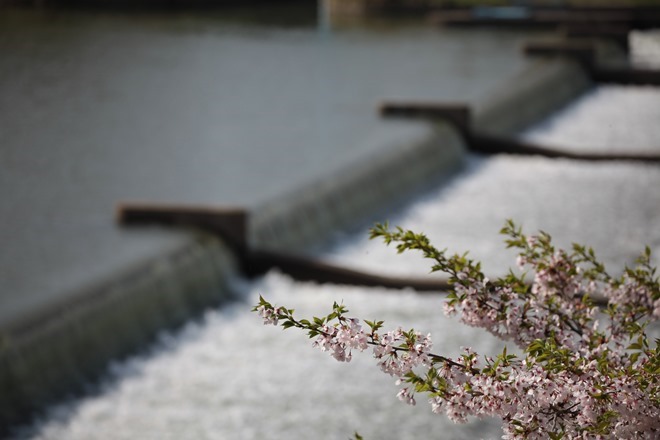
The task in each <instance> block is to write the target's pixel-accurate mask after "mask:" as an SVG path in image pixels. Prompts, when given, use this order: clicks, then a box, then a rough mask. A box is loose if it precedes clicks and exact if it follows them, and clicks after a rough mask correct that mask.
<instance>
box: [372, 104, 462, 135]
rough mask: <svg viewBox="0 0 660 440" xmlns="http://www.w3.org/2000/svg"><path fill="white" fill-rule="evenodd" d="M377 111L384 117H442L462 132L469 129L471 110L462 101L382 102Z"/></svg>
mask: <svg viewBox="0 0 660 440" xmlns="http://www.w3.org/2000/svg"><path fill="white" fill-rule="evenodd" d="M379 113H380V115H381V116H384V117H398V118H423V119H444V120H447V121H449V122H451V123H452V124H454V125H455V126H456V127H457V128H458V129H459V130H461V131H462V132H464V133H467V132H469V131H470V119H471V111H470V107H469V106H468V105H467V104H464V103H438V102H417V101H401V102H384V103H382V104H381V105H380V108H379Z"/></svg>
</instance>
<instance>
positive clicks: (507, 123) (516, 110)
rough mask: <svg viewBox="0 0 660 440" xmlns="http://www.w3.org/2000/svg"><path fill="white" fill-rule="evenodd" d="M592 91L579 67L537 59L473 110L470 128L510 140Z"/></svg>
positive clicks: (563, 61)
mask: <svg viewBox="0 0 660 440" xmlns="http://www.w3.org/2000/svg"><path fill="white" fill-rule="evenodd" d="M591 87H593V82H592V81H591V79H590V78H589V76H588V74H587V72H586V70H585V69H584V68H583V67H582V65H581V64H580V63H579V62H577V61H574V60H571V59H568V58H553V59H539V60H537V61H536V62H534V63H533V64H532V65H530V66H529V67H528V68H527V69H525V70H523V71H522V72H520V73H519V74H518V75H516V76H515V77H514V78H511V79H510V80H509V82H507V84H505V85H504V86H503V87H501V88H499V89H498V90H496V91H495V93H493V95H491V96H490V97H488V98H487V99H485V100H483V101H480V102H478V103H477V105H476V106H475V107H474V116H473V121H472V128H473V130H475V131H478V132H480V133H485V134H489V135H497V136H511V135H514V134H515V133H518V132H520V131H522V130H524V129H525V128H527V127H529V126H530V125H532V124H534V123H535V122H538V121H540V120H542V119H544V118H546V117H548V116H549V115H550V114H552V113H554V112H556V111H558V110H559V109H561V108H562V107H563V106H565V105H567V104H568V103H569V102H571V101H572V100H574V99H575V98H576V97H578V96H579V95H581V94H582V93H584V92H586V91H587V90H588V89H590V88H591Z"/></svg>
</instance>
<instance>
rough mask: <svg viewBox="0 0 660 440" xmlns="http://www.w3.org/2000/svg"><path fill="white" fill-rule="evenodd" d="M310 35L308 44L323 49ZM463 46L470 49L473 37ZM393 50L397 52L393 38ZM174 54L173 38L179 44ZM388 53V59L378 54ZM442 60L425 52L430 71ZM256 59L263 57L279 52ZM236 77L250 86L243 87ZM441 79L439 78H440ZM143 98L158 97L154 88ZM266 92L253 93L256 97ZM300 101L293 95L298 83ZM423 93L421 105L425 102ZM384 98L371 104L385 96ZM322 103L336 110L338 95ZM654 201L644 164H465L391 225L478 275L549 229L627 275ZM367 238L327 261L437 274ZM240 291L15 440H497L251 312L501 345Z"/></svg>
mask: <svg viewBox="0 0 660 440" xmlns="http://www.w3.org/2000/svg"><path fill="white" fill-rule="evenodd" d="M309 32H312V31H309ZM315 32H316V31H313V33H312V34H313V35H317V34H316V33H315ZM347 32H348V34H344V35H345V38H347V40H348V41H351V42H354V44H357V45H358V46H359V44H360V43H359V42H360V41H364V40H363V39H365V38H366V40H368V41H371V43H370V44H374V45H376V46H378V45H380V44H381V43H382V39H383V38H385V37H384V36H383V35H380V34H377V35H378V37H374V36H373V34H372V33H371V32H366V31H364V30H359V31H357V30H351V31H347ZM399 32H400V33H399V34H398V35H399V37H402V38H403V40H404V41H408V44H409V45H410V46H408V47H412V46H415V47H418V44H420V43H419V42H418V41H417V40H419V37H420V34H416V32H421V33H422V34H424V33H427V32H431V35H434V36H433V37H429V43H428V44H430V45H431V46H433V44H438V43H437V40H438V38H437V35H435V34H433V32H435V31H429V30H422V31H413V30H403V31H399ZM410 32H412V34H408V33H410ZM477 34H479V33H477ZM287 35H288V37H287V38H291V35H289V34H288V33H287ZM395 35H397V33H395ZM407 35H408V36H407ZM469 35H470V34H466V36H465V38H473V37H470V36H469ZM115 37H116V38H122V37H121V36H118V35H115ZM314 38H316V37H314ZM393 38H394V40H395V41H398V40H397V39H396V38H398V37H396V38H395V37H393ZM408 38H409V39H408ZM498 38H499V37H498ZM176 40H177V39H175V38H173V39H172V40H171V42H172V44H176V43H175V41H176ZM211 40H212V38H211ZM293 40H296V38H293ZM301 40H303V41H306V39H305V38H302V39H301ZM422 40H423V39H422ZM485 40H486V41H482V42H481V43H479V44H476V43H475V45H476V46H480V45H481V44H485V45H486V46H488V44H489V43H488V42H487V40H488V38H485ZM287 41H288V40H287ZM296 41H297V40H296ZM431 41H435V42H436V43H431ZM355 42H357V43H355ZM390 42H391V41H390ZM209 44H213V43H209ZM216 44H217V43H216ZM266 44H270V43H266ZM287 44H288V43H287ZM299 44H302V45H303V46H304V45H305V44H309V43H303V42H299ZM323 44H326V43H323ZM401 44H404V43H401ZM283 46H287V45H284V44H283ZM287 47H288V46H287ZM369 47H372V46H369ZM162 50H164V51H167V50H168V49H166V48H164V49H162ZM310 50H311V49H310ZM382 50H383V51H384V52H385V53H389V50H388V49H387V46H386V45H384V43H383V48H382ZM312 52H313V51H312ZM367 52H369V51H367ZM432 52H433V49H430V50H429V52H426V56H427V57H429V56H430V54H431V53H432ZM486 52H487V51H486ZM260 53H261V54H262V55H263V56H268V55H267V54H268V53H269V51H268V50H264V51H263V52H260ZM278 54H279V55H281V54H282V52H278ZM491 56H492V55H491ZM203 58H204V57H201V58H200V59H203ZM276 58H277V57H276ZM358 58H359V57H358ZM422 58H424V57H422ZM459 58H462V57H459ZM277 59H279V58H277ZM356 61H357V60H356ZM201 62H203V63H206V62H209V61H206V60H205V61H201ZM272 62H273V63H275V61H274V59H273V60H272ZM284 64H286V63H284ZM394 65H396V63H393V64H392V66H394ZM422 65H423V64H422ZM381 67H382V66H381ZM418 67H419V66H418ZM377 70H378V69H376V70H374V72H376V71H377ZM413 70H415V69H413ZM420 70H424V69H423V68H420ZM241 72H243V71H241ZM374 74H375V73H374ZM200 75H201V74H200ZM255 75H258V74H255ZM202 76H203V75H202ZM211 76H212V75H211ZM242 76H245V75H243V74H241V75H239V77H242ZM431 76H435V79H437V75H431ZM367 78H370V76H369V75H367ZM261 80H262V81H267V78H263V77H262V78H261ZM170 81H172V84H171V85H172V86H173V85H174V84H175V83H176V81H175V80H174V79H171V80H170ZM413 82H414V81H413ZM402 83H407V81H404V80H402ZM140 84H141V85H142V86H146V87H147V88H149V87H151V85H150V84H149V81H146V80H145V81H143V82H141V83H140ZM182 84H185V83H182ZM256 84H259V81H257V82H255V83H253V85H255V86H256ZM183 87H191V86H190V85H189V84H186V85H183ZM273 87H275V86H273ZM365 88H369V87H368V86H365ZM291 89H295V87H293V84H292V85H291ZM351 90H354V91H355V92H356V93H357V91H358V90H361V87H359V86H357V85H356V86H354V88H353V89H351ZM383 90H385V89H383ZM387 90H392V89H390V88H387ZM400 90H401V93H403V89H400ZM423 90H424V89H419V91H418V92H419V93H424V92H423ZM452 90H453V89H452ZM630 90H631V91H632V90H633V89H630ZM360 93H361V92H360ZM379 93H381V92H379ZM379 93H376V94H374V97H375V96H376V95H378V96H379V97H380V96H382V95H380V94H379ZM410 93H412V92H410ZM633 93H634V91H633ZM328 94H329V95H333V96H334V93H331V92H330V91H328ZM349 94H350V93H349ZM448 94H449V95H450V94H451V92H450V93H448ZM606 94H607V93H606ZM155 95H156V94H155V92H154V96H155ZM624 95H625V93H624ZM422 96H424V95H422ZM406 97H409V96H406ZM610 98H611V95H610ZM301 99H303V98H301ZM587 99H588V97H587ZM255 100H257V98H255ZM266 102H268V101H266ZM261 105H262V106H263V103H262V104H261ZM578 105H581V104H579V103H578ZM599 105H606V106H614V107H616V106H617V102H616V101H607V100H606V101H604V102H601V103H600V104H599ZM209 107H210V105H209ZM278 108H279V107H278ZM633 108H634V107H633ZM639 108H646V107H641V106H640V107H639ZM656 108H657V107H656ZM566 111H569V112H570V111H571V109H570V108H569V109H567V110H566ZM629 111H630V110H629ZM331 113H333V112H331ZM187 117H188V118H193V117H192V116H187ZM201 117H202V119H204V118H206V117H208V116H201ZM286 120H287V121H290V119H286ZM207 123H210V122H209V121H207ZM377 124H380V123H378V122H377ZM582 124H587V125H589V124H591V125H600V121H599V120H598V119H597V118H593V119H591V120H589V119H588V118H586V119H583V120H582ZM193 125H194V124H193ZM211 125H212V124H211ZM563 126H564V125H563V123H561V122H557V123H553V124H544V125H541V126H539V127H538V128H537V130H538V131H537V132H531V134H528V135H530V136H532V135H536V134H535V133H537V134H538V135H539V136H540V135H541V134H543V133H545V134H543V135H544V136H545V135H548V136H551V135H552V133H561V131H562V130H563ZM159 127H160V128H162V129H163V130H165V131H167V129H168V128H169V127H168V124H166V123H165V124H163V125H159ZM608 127H609V125H605V126H602V129H603V130H607V129H608ZM385 129H386V130H387V129H388V128H385ZM193 131H194V130H193ZM159 136H160V134H159ZM162 136H163V138H162V139H161V140H162V141H166V140H167V136H166V135H164V134H162ZM312 137H313V135H312ZM295 138H296V139H297V138H298V137H297V136H295ZM629 141H630V142H629V144H630V146H631V147H640V148H641V147H643V146H644V145H646V144H644V145H642V144H641V143H639V142H637V144H636V141H635V139H634V137H633V136H631V137H630V139H629ZM571 142H574V143H575V144H576V145H575V147H576V148H580V147H584V145H589V143H590V139H581V140H579V139H577V140H576V139H571ZM145 172H146V173H147V174H148V173H149V171H145ZM193 175H194V173H193ZM659 187H660V170H659V169H658V167H657V166H650V165H645V164H626V163H609V164H603V163H600V164H589V163H576V162H571V161H565V160H554V161H553V160H547V159H541V158H514V157H505V156H500V157H494V158H491V159H484V158H479V157H471V158H470V163H469V166H468V169H467V170H466V171H465V172H464V173H462V174H460V175H459V176H457V177H456V178H455V179H453V180H452V181H451V182H449V183H448V184H447V185H445V186H443V187H442V188H438V189H437V190H435V191H431V192H429V193H427V194H424V195H421V196H420V197H419V198H418V199H416V200H414V201H411V203H410V205H409V206H408V207H407V208H406V209H405V210H403V211H402V212H399V213H395V214H394V213H393V214H392V217H391V218H390V220H391V221H392V223H394V224H402V225H404V226H407V227H412V228H415V229H417V230H420V231H424V232H426V233H428V234H429V235H430V236H431V237H432V238H433V240H434V241H435V242H436V243H437V245H438V246H439V247H449V248H450V249H452V250H456V251H461V250H468V249H469V250H471V252H472V255H473V256H474V257H476V258H478V259H481V260H484V264H485V270H486V271H487V272H489V273H497V272H501V271H503V270H505V268H506V267H508V266H510V265H511V264H512V262H513V260H512V259H510V258H507V255H506V253H503V252H502V251H501V249H502V245H501V239H500V238H499V237H497V230H498V229H499V227H500V226H501V225H502V223H503V221H504V219H506V218H514V219H516V220H517V221H519V222H522V223H523V224H524V225H525V227H526V228H527V229H529V230H530V231H533V230H535V229H537V228H543V229H545V230H547V231H548V232H550V233H551V234H553V235H555V236H556V237H557V239H558V240H559V241H560V243H566V242H568V241H581V242H585V243H587V244H592V245H594V247H595V248H596V250H597V252H600V253H602V254H604V256H605V260H606V261H607V262H612V263H616V264H617V265H621V264H622V263H623V262H627V261H629V260H630V259H631V258H633V256H634V255H635V254H636V253H637V252H638V251H639V250H641V249H642V246H643V245H644V244H649V245H651V246H652V247H653V249H655V250H656V254H657V253H658V252H660V228H658V225H659V224H660V209H659V208H658V207H659V206H660V194H658V191H657V188H659ZM200 194H201V193H200ZM365 236H366V231H363V232H362V233H359V234H357V235H352V236H348V237H344V238H343V239H341V238H339V239H338V240H339V241H338V244H337V245H336V246H335V247H333V248H332V249H328V250H327V251H326V252H325V254H324V255H325V257H326V258H329V259H335V260H337V261H339V262H343V263H345V264H351V265H355V266H359V267H366V268H370V269H373V270H375V271H380V272H396V271H399V272H402V273H403V272H405V273H424V272H426V271H427V269H426V267H427V266H425V265H424V263H420V261H419V260H415V259H412V260H410V259H406V258H405V257H401V256H394V255H392V253H391V252H389V249H387V248H386V247H385V246H384V245H382V244H381V243H376V242H369V241H367V240H366V238H365ZM503 255H504V257H503ZM236 283H237V289H239V290H241V291H243V292H244V301H239V302H238V303H236V304H233V305H231V306H229V307H225V308H223V309H221V310H211V311H209V312H207V313H206V315H205V316H204V317H203V318H202V319H199V320H197V321H195V322H191V323H189V324H188V325H187V326H186V327H185V328H184V329H182V330H181V331H179V332H177V333H168V334H163V335H162V336H161V338H160V341H159V342H158V343H157V344H155V345H154V346H153V347H152V348H151V349H150V350H149V352H147V353H143V354H141V355H138V356H134V357H132V358H130V359H128V360H126V361H122V362H118V363H115V364H114V365H112V366H111V368H110V373H109V374H108V376H107V377H106V379H105V381H104V382H103V384H102V385H101V386H100V388H98V387H97V388H94V389H93V390H91V391H90V394H89V395H88V396H87V397H85V398H82V399H78V400H74V401H71V402H68V403H64V404H61V405H59V406H57V407H54V408H52V409H51V410H50V411H48V412H47V414H46V415H44V416H43V417H42V418H41V420H39V421H38V422H37V423H35V424H34V425H33V426H31V427H28V428H26V429H25V430H24V431H22V432H21V433H19V435H18V436H17V437H18V438H32V439H72V440H75V439H108V438H112V439H135V438H140V439H228V438H237V439H263V438H268V439H271V438H272V439H280V438H293V439H298V438H328V439H346V438H349V437H350V436H351V435H352V433H353V432H354V431H356V430H357V431H359V432H360V433H361V434H362V435H363V436H364V437H365V438H367V439H394V438H396V439H420V438H442V439H465V438H470V439H471V438H496V437H497V436H498V428H497V423H496V421H488V420H484V421H473V422H471V423H470V424H468V425H464V426H462V425H453V424H451V423H450V422H448V421H447V420H446V419H445V418H444V417H442V416H435V415H432V414H431V413H430V408H429V407H428V406H426V404H425V402H424V401H423V399H420V400H421V401H420V402H419V403H418V406H417V407H414V408H413V407H409V406H406V405H404V404H402V403H400V402H398V400H397V399H396V397H395V395H396V392H397V390H398V389H397V387H396V386H395V385H394V383H393V380H392V379H391V378H389V377H387V376H385V375H383V374H381V373H379V371H378V369H377V367H376V366H375V365H374V363H373V360H372V359H370V356H369V355H368V354H365V355H363V356H357V355H356V356H355V357H354V360H353V362H352V363H351V364H349V365H346V364H340V363H337V362H335V361H334V360H333V359H331V358H330V357H328V356H327V354H325V353H322V352H320V351H318V350H314V349H312V348H310V342H309V341H308V340H307V339H306V338H305V337H304V335H301V334H296V333H294V332H292V331H290V332H285V333H282V332H281V331H280V330H278V329H275V328H272V327H263V326H262V325H261V324H260V320H259V319H258V318H257V317H256V316H255V315H254V314H251V313H249V311H248V310H249V309H250V308H251V306H252V305H253V304H254V303H255V302H256V298H257V296H258V295H259V294H263V295H264V296H266V297H267V298H268V299H269V300H271V301H273V302H276V303H278V304H285V305H287V306H288V307H293V308H296V310H297V313H299V314H300V315H301V316H310V315H321V314H324V313H327V310H328V307H329V306H330V305H331V303H332V301H343V302H344V303H345V304H346V305H347V306H348V308H349V309H351V312H353V313H354V314H355V316H360V317H364V318H366V319H374V318H376V319H385V320H386V321H387V323H388V324H389V325H390V326H392V327H394V326H396V325H403V326H414V327H415V328H416V329H418V330H420V331H423V332H431V333H432V334H433V336H434V341H435V351H438V352H442V353H445V354H449V355H455V354H457V353H458V352H459V350H460V346H471V347H473V348H474V349H476V350H477V351H480V352H492V351H494V350H496V349H498V348H499V346H500V344H499V343H498V342H497V341H494V340H493V339H492V338H490V337H488V336H487V335H484V334H483V333H481V332H479V331H476V330H474V329H470V328H465V327H462V326H459V325H456V323H455V322H454V321H452V320H448V319H445V318H443V317H442V315H441V312H440V311H441V307H440V305H441V301H442V299H441V298H440V297H437V296H418V295H416V294H414V293H413V292H407V291H406V292H395V291H386V290H383V289H363V288H352V287H342V286H317V285H314V284H303V283H296V282H293V281H292V280H290V279H288V278H287V277H285V276H282V275H280V274H277V273H276V272H273V273H270V274H268V275H267V276H266V277H264V278H263V279H260V280H257V281H255V282H254V283H246V282H243V281H240V280H237V281H236Z"/></svg>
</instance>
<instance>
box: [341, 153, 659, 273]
mask: <svg viewBox="0 0 660 440" xmlns="http://www.w3.org/2000/svg"><path fill="white" fill-rule="evenodd" d="M658 188H660V167H658V166H657V165H644V164H632V163H622V162H610V163H602V162H601V163H595V162H592V163H589V162H576V161H570V160H563V159H561V160H549V159H544V158H540V157H515V156H506V155H502V156H496V157H492V158H489V159H482V158H477V157H473V158H472V160H471V161H470V166H469V167H468V171H467V172H465V173H463V174H461V175H460V176H458V177H456V178H454V179H453V180H452V181H451V182H449V183H448V184H447V185H445V186H444V187H442V188H438V189H437V190H435V191H433V192H432V193H430V194H428V195H426V196H425V197H423V198H421V199H420V200H418V201H416V202H415V203H413V204H412V205H411V206H410V207H409V208H408V209H406V210H405V212H403V213H401V214H398V215H396V216H395V217H394V218H390V219H389V223H390V224H391V225H398V226H401V227H403V228H406V229H412V230H414V231H418V232H424V233H425V234H426V235H427V236H429V238H430V239H431V241H432V243H434V244H435V245H436V246H437V247H438V248H440V249H444V248H447V249H448V252H450V253H464V252H466V251H470V254H469V256H470V258H473V259H476V260H478V261H481V262H482V263H483V268H484V271H485V272H486V273H487V274H490V275H503V274H504V273H506V272H507V271H508V269H509V267H512V266H513V265H514V259H515V252H513V251H505V250H504V248H505V245H504V237H501V236H499V235H498V232H499V230H500V229H501V227H502V226H503V225H504V223H505V221H506V219H508V218H510V219H513V220H514V221H515V222H516V223H518V224H521V225H522V226H523V227H524V230H525V232H527V233H536V232H537V231H538V230H544V231H546V232H548V233H550V234H551V235H552V236H553V237H554V238H555V240H556V242H557V243H558V244H559V245H560V246H564V247H566V246H569V245H570V244H571V243H573V242H578V243H582V244H586V245H589V246H592V247H594V249H595V250H596V252H597V255H600V257H601V259H602V260H603V261H604V262H605V263H606V265H607V266H608V267H611V268H613V270H614V271H616V268H619V269H620V268H622V267H623V265H624V264H630V263H632V262H633V261H634V260H635V258H637V257H638V256H639V255H640V254H641V252H642V251H643V250H644V245H649V246H650V247H651V248H652V249H653V250H654V252H655V255H656V256H657V255H659V254H660V228H658V225H659V224H660V191H658ZM329 258H330V259H331V260H332V261H334V262H336V263H338V264H343V265H348V266H350V267H354V268H360V269H363V270H368V271H371V272H383V273H390V274H396V275H423V274H426V273H428V271H429V269H430V266H431V265H430V263H429V262H425V261H423V260H422V258H421V256H419V255H418V254H414V253H406V254H403V255H398V254H397V253H396V250H395V249H394V248H393V247H392V248H385V245H384V244H383V243H382V242H381V241H380V240H372V241H370V240H369V239H368V238H367V234H366V232H365V233H364V234H362V236H359V237H357V238H353V239H352V240H345V241H344V242H343V243H342V244H341V245H340V246H338V247H337V248H336V249H335V250H334V251H332V252H331V254H330V256H329Z"/></svg>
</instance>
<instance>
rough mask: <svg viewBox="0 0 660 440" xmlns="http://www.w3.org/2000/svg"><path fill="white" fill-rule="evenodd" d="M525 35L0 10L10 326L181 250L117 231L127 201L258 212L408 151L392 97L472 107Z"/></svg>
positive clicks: (309, 11)
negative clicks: (386, 109) (393, 150)
mask: <svg viewBox="0 0 660 440" xmlns="http://www.w3.org/2000/svg"><path fill="white" fill-rule="evenodd" d="M527 36H528V34H525V33H520V32H504V33H494V32H492V31H463V30H448V29H444V30H442V29H435V28H430V27H419V26H412V25H405V24H398V25H394V24H389V23H386V22H378V23H374V24H371V25H369V26H366V25H351V26H337V25H333V24H332V23H331V22H329V21H328V20H327V18H323V17H321V18H318V17H317V15H316V11H315V10H314V8H313V7H312V8H309V7H308V8H303V9H302V10H298V9H293V10H287V9H280V8H279V7H277V8H275V7H272V6H271V7H268V6H266V7H261V8H258V9H250V10H241V9H235V10H232V11H231V12H226V13H225V12H216V13H193V12H189V13H183V12H181V13H174V12H173V13H146V12H145V13H135V14H122V13H118V12H116V13H92V12H80V11H78V12H76V11H51V10H47V9H44V10H39V9H38V10H12V9H3V10H2V14H0V53H1V54H2V56H0V115H1V117H0V170H2V172H0V200H2V202H0V218H1V219H2V222H3V227H2V228H0V242H2V243H3V246H2V249H1V250H0V268H2V269H1V270H2V272H1V276H0V324H2V323H3V321H5V320H6V319H7V318H9V317H15V316H19V315H21V314H22V313H25V312H26V311H29V310H31V309H33V308H34V307H35V306H40V305H43V304H44V303H48V302H49V301H52V300H59V299H61V297H62V296H66V295H67V294H68V293H69V292H71V291H74V290H75V289H78V288H80V287H81V286H85V285H89V284H93V283H96V282H97V281H98V280H99V279H107V278H111V277H112V276H113V275H114V274H115V273H117V272H118V271H121V270H123V269H125V268H127V267H131V266H133V265H134V264H135V263H137V262H140V261H143V260H144V259H145V258H149V257H151V256H154V255H157V254H161V253H163V252H167V250H168V249H171V248H174V247H176V246H179V245H180V244H181V243H182V242H183V241H185V240H186V239H187V236H185V235H183V234H176V233H173V232H170V231H168V232H163V231H159V230H146V229H141V230H139V231H130V230H121V229H120V228H118V227H117V226H116V225H115V224H114V210H115V206H116V204H117V203H118V202H120V201H126V200H128V201H151V202H165V203H185V204H209V205H212V206H223V205H242V206H247V207H250V206H253V205H255V204H258V203H260V202H262V201H264V200H268V199H269V198H270V197H272V196H276V195H279V194H281V193H284V192H286V191H288V190H290V189H291V188H294V187H297V186H300V185H304V184H305V183H306V182H309V181H311V180H313V179H314V178H315V177H316V176H318V175H319V174H320V173H325V172H328V171H331V170H335V169H337V168H340V167H342V166H343V165H344V164H346V163H350V162H352V161H355V160H359V159H360V158H364V157H368V156H369V155H370V154H376V153H377V152H378V151H379V150H380V149H382V148H388V147H391V146H392V144H394V145H397V143H399V142H409V141H410V139H414V138H415V137H416V136H423V135H425V134H426V133H427V131H426V130H427V127H426V125H424V124H420V123H415V122H407V121H391V120H388V121H384V120H381V119H380V118H379V117H378V115H377V112H376V109H377V106H378V104H379V103H380V102H381V101H382V100H384V99H424V100H433V99H440V100H466V101H470V102H471V101H473V100H475V99H476V98H478V97H479V96H482V95H484V94H485V93H487V92H488V90H491V89H493V88H494V87H496V85H497V84H498V83H499V82H500V81H503V80H504V78H506V77H508V76H510V75H512V74H513V73H514V72H516V71H518V70H519V69H520V68H521V67H522V66H523V65H524V63H525V61H524V60H523V59H522V57H520V56H519V44H520V43H521V41H522V40H523V39H524V38H526V37H527Z"/></svg>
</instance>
